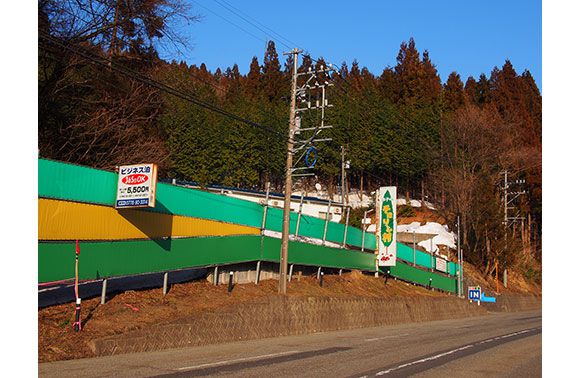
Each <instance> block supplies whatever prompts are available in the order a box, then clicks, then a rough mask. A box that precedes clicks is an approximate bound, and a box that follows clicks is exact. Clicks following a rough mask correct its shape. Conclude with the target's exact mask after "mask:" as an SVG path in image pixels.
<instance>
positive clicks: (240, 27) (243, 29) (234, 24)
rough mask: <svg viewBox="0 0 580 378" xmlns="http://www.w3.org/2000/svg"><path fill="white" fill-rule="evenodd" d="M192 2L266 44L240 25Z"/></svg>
mask: <svg viewBox="0 0 580 378" xmlns="http://www.w3.org/2000/svg"><path fill="white" fill-rule="evenodd" d="M192 1H193V2H194V3H196V4H197V5H199V6H200V7H202V8H204V9H205V10H207V11H209V12H211V13H213V14H214V15H216V16H218V17H219V18H221V19H222V20H224V21H226V22H227V23H229V24H230V25H233V26H235V27H236V28H238V29H240V30H241V31H243V32H244V33H246V34H248V35H249V36H251V37H253V38H256V39H257V40H258V41H260V42H264V43H267V41H266V40H264V39H262V38H260V37H258V36H257V35H255V34H254V33H252V32H250V31H248V30H247V29H245V28H243V27H242V26H240V25H238V24H236V23H235V22H233V21H230V20H228V19H227V18H225V17H224V16H222V15H220V14H219V13H216V12H214V11H213V10H211V9H210V8H208V7H206V6H205V5H202V4H200V3H198V2H197V1H195V0H192Z"/></svg>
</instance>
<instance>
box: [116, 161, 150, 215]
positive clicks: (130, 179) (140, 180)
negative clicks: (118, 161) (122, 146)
mask: <svg viewBox="0 0 580 378" xmlns="http://www.w3.org/2000/svg"><path fill="white" fill-rule="evenodd" d="M156 187H157V165H156V164H135V165H123V166H121V167H119V181H118V182H117V198H116V200H115V208H118V209H119V208H127V207H155V191H156Z"/></svg>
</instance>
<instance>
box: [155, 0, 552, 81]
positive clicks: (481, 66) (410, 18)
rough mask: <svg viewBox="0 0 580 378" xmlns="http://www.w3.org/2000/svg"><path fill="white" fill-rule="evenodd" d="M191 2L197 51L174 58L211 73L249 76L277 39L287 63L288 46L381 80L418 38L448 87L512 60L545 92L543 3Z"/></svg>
mask: <svg viewBox="0 0 580 378" xmlns="http://www.w3.org/2000/svg"><path fill="white" fill-rule="evenodd" d="M188 1H189V2H190V4H191V6H192V9H193V11H194V13H196V14H198V15H200V16H202V19H201V21H200V22H197V23H194V24H192V25H190V26H189V27H188V28H187V30H186V32H185V34H186V35H187V36H188V37H189V39H190V43H191V46H190V48H189V49H188V50H187V51H186V52H185V53H184V56H182V57H175V58H177V60H185V61H186V62H187V63H189V64H197V65H199V64H201V63H205V64H206V66H207V67H208V69H210V70H211V71H212V72H213V71H215V69H216V68H217V67H221V68H222V69H224V68H226V67H228V66H232V65H233V64H234V63H237V64H238V66H239V68H240V71H241V72H242V73H246V72H247V71H248V68H249V65H250V61H251V58H252V56H254V55H256V56H257V57H258V59H259V60H260V63H261V62H262V60H263V56H264V51H265V41H266V40H267V39H274V40H275V41H276V39H277V41H276V47H277V50H278V53H279V54H280V61H281V63H282V62H283V60H284V57H283V56H282V55H281V53H282V52H283V51H287V50H289V47H286V46H284V45H283V44H282V42H284V43H286V44H287V45H289V46H292V47H293V46H294V45H298V47H301V48H303V49H305V50H306V51H308V52H310V53H311V55H312V57H313V58H318V57H320V56H323V57H324V58H325V59H326V61H327V62H333V63H335V64H340V63H342V62H343V61H346V62H347V63H348V64H349V66H350V64H351V63H352V61H353V60H354V59H357V60H358V62H359V64H360V66H361V67H362V66H366V67H367V68H368V69H369V70H370V71H371V72H372V73H374V74H375V75H380V74H381V72H382V71H383V69H384V68H385V67H387V66H391V67H392V66H394V65H395V64H396V56H397V53H398V51H399V47H400V44H401V42H403V41H408V40H409V38H410V37H413V38H414V39H415V43H416V46H417V48H418V49H419V51H420V52H422V51H423V50H425V49H427V50H428V51H429V55H430V57H431V60H432V62H433V63H434V64H435V65H436V67H437V70H438V72H439V75H440V77H441V79H442V81H443V82H445V81H446V80H447V76H448V75H449V73H451V72H452V71H457V72H458V73H459V74H460V75H461V78H462V80H463V81H464V82H465V80H466V79H467V77H468V76H469V75H472V76H474V77H475V78H476V79H477V78H478V77H479V75H480V74H481V73H485V74H486V75H487V76H488V77H489V73H490V72H491V70H492V68H493V67H494V66H498V67H501V66H502V65H503V63H504V62H505V60H506V59H510V60H511V62H512V64H513V65H514V67H515V69H516V71H517V72H518V73H521V72H522V71H523V70H524V69H528V70H529V71H530V72H531V73H532V75H533V76H534V78H535V80H536V83H537V85H538V87H539V88H540V90H541V88H542V4H541V1H540V0H486V1H475V0H439V1H434V0H412V1H411V0H409V1H389V0H384V1H379V0H374V1H342V0H341V1H332V2H324V1H303V0H296V1H275V0H269V1H267V0H245V1H244V0H188ZM220 3H222V4H223V5H226V6H227V5H228V4H230V5H232V6H233V7H235V8H237V9H238V10H239V11H241V12H239V11H236V12H237V13H238V14H240V15H241V16H243V17H246V18H247V19H249V20H250V21H252V22H253V23H255V24H257V23H256V22H255V21H254V20H257V21H258V22H259V23H261V24H262V25H265V26H266V27H268V28H270V29H271V30H273V31H274V32H276V33H278V34H279V35H281V36H282V37H284V38H286V39H287V40H290V41H292V42H293V43H290V42H288V41H287V40H284V39H282V38H280V37H279V36H278V35H276V34H274V33H273V32H271V31H270V30H268V29H266V28H264V27H262V26H260V25H259V24H257V25H258V26H260V27H261V28H262V29H264V30H265V31H266V32H267V33H268V34H270V36H268V35H266V34H265V33H264V32H263V31H260V30H259V29H257V28H255V27H254V26H252V25H251V24H249V23H247V22H246V21H244V20H243V19H241V18H240V17H238V16H236V15H235V14H234V13H231V12H229V11H228V10H227V9H226V8H224V7H223V6H222V5H220ZM218 15H219V16H218ZM220 16H221V17H220ZM248 16H249V17H248ZM223 18H225V19H227V20H229V22H228V21H226V20H224V19H223ZM232 23H234V24H236V25H238V27H237V26H234V25H232ZM240 28H243V29H245V31H243V30H241V29H240ZM250 34H252V35H250ZM272 37H274V38H272ZM165 58H166V59H167V58H173V57H169V56H165Z"/></svg>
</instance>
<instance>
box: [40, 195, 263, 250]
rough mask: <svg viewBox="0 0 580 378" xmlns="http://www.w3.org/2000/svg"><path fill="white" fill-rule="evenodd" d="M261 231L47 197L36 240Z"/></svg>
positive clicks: (253, 233) (152, 236)
mask: <svg viewBox="0 0 580 378" xmlns="http://www.w3.org/2000/svg"><path fill="white" fill-rule="evenodd" d="M259 234H260V229H259V228H255V227H248V226H242V225H236V224H229V223H223V222H218V221H212V220H208V219H199V218H191V217H184V216H179V215H171V214H162V213H155V212H152V211H143V210H137V209H123V210H116V209H114V208H112V207H109V206H101V205H93V204H87V203H78V202H70V201H59V200H52V199H46V198H39V200H38V239H39V240H75V239H84V240H119V239H145V238H163V237H174V238H175V237H193V236H227V235H259Z"/></svg>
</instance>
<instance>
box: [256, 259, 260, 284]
mask: <svg viewBox="0 0 580 378" xmlns="http://www.w3.org/2000/svg"><path fill="white" fill-rule="evenodd" d="M260 265H261V261H258V262H257V263H256V285H257V284H258V283H259V282H260Z"/></svg>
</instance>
